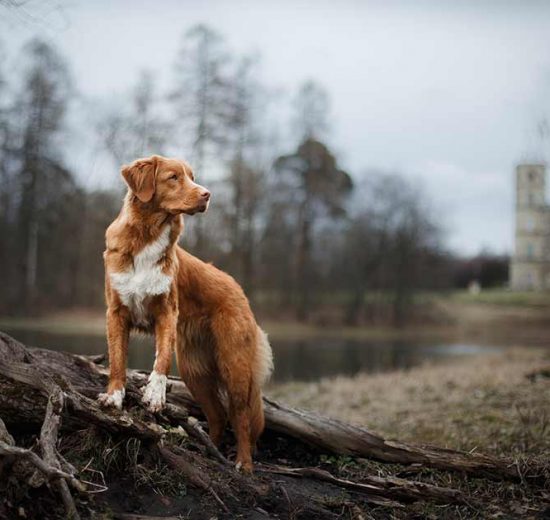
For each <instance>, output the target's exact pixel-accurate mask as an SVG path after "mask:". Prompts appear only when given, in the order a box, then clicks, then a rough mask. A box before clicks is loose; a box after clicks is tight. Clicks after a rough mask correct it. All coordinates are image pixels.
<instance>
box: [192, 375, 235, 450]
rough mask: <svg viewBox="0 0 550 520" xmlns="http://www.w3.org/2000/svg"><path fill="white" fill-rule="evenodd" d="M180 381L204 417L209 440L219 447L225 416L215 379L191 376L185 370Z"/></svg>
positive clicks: (207, 376) (225, 420) (206, 376)
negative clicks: (187, 389) (182, 381)
mask: <svg viewBox="0 0 550 520" xmlns="http://www.w3.org/2000/svg"><path fill="white" fill-rule="evenodd" d="M182 379H183V380H184V381H185V384H186V385H187V387H188V388H189V390H190V391H191V393H192V394H193V397H194V398H195V401H197V403H198V404H199V405H200V407H201V410H202V411H203V413H204V415H206V419H207V421H208V433H209V435H210V438H211V439H212V442H213V443H214V444H215V445H216V446H218V447H219V445H220V443H221V441H222V437H223V431H224V429H225V425H226V423H227V416H226V413H225V408H224V407H223V405H222V403H221V400H220V396H219V394H218V386H217V381H216V379H215V378H214V377H212V376H210V375H199V376H193V375H191V374H189V373H185V370H183V372H182Z"/></svg>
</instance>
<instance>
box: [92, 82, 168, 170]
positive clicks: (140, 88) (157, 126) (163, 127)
mask: <svg viewBox="0 0 550 520" xmlns="http://www.w3.org/2000/svg"><path fill="white" fill-rule="evenodd" d="M159 114H162V110H160V100H159V98H158V96H157V94H156V86H155V82H154V79H153V75H152V74H151V72H149V71H142V72H141V74H140V76H139V78H138V81H137V83H136V85H135V86H134V88H133V92H132V95H131V98H130V103H129V104H128V105H127V106H123V107H122V109H118V108H117V110H115V111H112V112H111V113H110V114H109V115H108V116H107V117H106V119H105V120H104V121H102V122H101V123H100V125H99V131H100V135H101V138H102V141H103V143H104V145H105V147H106V149H107V150H108V152H109V153H110V154H111V156H112V157H113V159H114V160H115V162H116V163H117V166H118V165H121V164H123V163H126V162H129V161H131V160H133V159H135V158H136V157H144V156H146V155H151V154H153V153H158V154H161V153H163V151H164V147H165V145H166V142H167V138H168V132H169V125H168V123H167V121H165V120H164V119H163V117H162V115H159Z"/></svg>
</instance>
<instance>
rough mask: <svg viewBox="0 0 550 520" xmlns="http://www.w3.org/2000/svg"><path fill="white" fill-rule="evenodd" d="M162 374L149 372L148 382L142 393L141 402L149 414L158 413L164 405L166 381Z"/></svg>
mask: <svg viewBox="0 0 550 520" xmlns="http://www.w3.org/2000/svg"><path fill="white" fill-rule="evenodd" d="M167 379H168V378H167V377H166V376H165V375H164V374H159V373H158V372H155V371H154V370H153V372H151V375H150V376H149V382H148V383H147V386H146V387H145V391H144V392H143V398H142V401H143V402H144V403H145V404H146V405H147V408H148V409H149V410H150V411H151V412H160V411H161V410H162V409H163V408H164V405H165V404H166V380H167Z"/></svg>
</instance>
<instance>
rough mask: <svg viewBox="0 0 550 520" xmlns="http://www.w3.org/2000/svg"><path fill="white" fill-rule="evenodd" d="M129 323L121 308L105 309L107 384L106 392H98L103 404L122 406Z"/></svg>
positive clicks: (119, 407)
mask: <svg viewBox="0 0 550 520" xmlns="http://www.w3.org/2000/svg"><path fill="white" fill-rule="evenodd" d="M129 335H130V325H129V323H128V316H127V315H126V313H125V312H124V311H123V310H121V309H117V310H111V309H109V310H108V311H107V342H108V344H109V386H108V387H107V392H106V393H104V394H99V396H98V401H99V403H100V404H102V405H103V406H113V407H115V408H118V409H119V410H120V409H121V408H122V401H123V400H124V394H125V385H126V359H127V357H128V337H129Z"/></svg>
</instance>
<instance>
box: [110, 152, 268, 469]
mask: <svg viewBox="0 0 550 520" xmlns="http://www.w3.org/2000/svg"><path fill="white" fill-rule="evenodd" d="M122 176H123V177H124V180H125V181H126V183H127V184H128V193H127V195H126V198H125V200H124V205H123V207H122V210H121V212H120V214H119V215H118V217H117V218H116V219H115V220H114V222H113V223H112V224H111V225H110V226H109V228H108V229H107V233H106V241H107V249H106V251H105V253H104V259H105V294H106V300H107V339H108V343H109V363H110V379H109V386H108V389H107V393H105V394H101V395H100V396H99V401H100V403H102V404H103V405H105V406H114V407H116V408H119V409H120V408H122V401H123V399H124V386H125V381H126V359H127V352H128V337H129V333H130V331H131V330H132V329H138V330H140V331H143V332H146V333H154V335H155V344H156V358H155V364H154V366H153V371H152V372H151V375H150V377H149V382H148V384H147V386H146V388H145V391H144V394H143V401H144V402H145V403H147V405H148V407H149V409H150V410H151V411H159V410H160V409H162V407H163V406H164V404H165V401H166V376H167V375H168V373H169V371H170V365H171V360H172V352H173V349H174V347H175V349H176V359H177V364H178V369H179V372H180V374H181V377H182V379H183V380H184V381H185V383H186V385H187V386H188V388H189V390H190V391H191V392H192V394H193V396H194V398H195V399H196V400H197V402H198V403H199V404H200V406H201V407H202V410H203V411H204V413H205V415H206V418H207V419H208V427H209V431H210V436H211V438H212V440H213V441H214V443H216V444H219V442H220V440H221V437H222V434H223V430H224V428H225V424H226V417H227V415H228V416H229V420H230V422H231V425H232V427H233V430H234V432H235V434H236V437H237V459H236V462H237V467H239V468H241V467H242V469H243V470H245V471H251V470H252V451H253V449H254V446H255V444H256V440H257V439H258V437H259V436H260V434H261V432H262V430H263V427H264V415H263V407H262V397H261V385H262V384H263V382H264V381H265V380H266V379H267V378H268V377H269V374H270V372H271V370H272V366H273V365H272V356H271V348H270V346H269V343H268V341H267V337H266V335H265V334H264V332H263V331H262V330H261V329H260V328H259V327H258V325H257V324H256V321H255V319H254V316H253V314H252V311H251V310H250V306H249V303H248V300H247V298H246V296H245V295H244V293H243V291H242V289H241V288H240V286H239V285H238V284H237V282H235V280H234V279H233V278H231V277H230V276H229V275H227V274H225V273H223V272H222V271H220V270H219V269H217V268H215V267H214V266H212V265H210V264H206V263H204V262H202V261H201V260H199V259H198V258H195V257H194V256H192V255H190V254H189V253H187V252H185V251H184V250H183V249H181V248H180V247H179V246H178V245H177V241H178V237H179V236H180V233H181V231H182V227H183V219H182V214H183V213H185V214H187V215H193V214H195V213H197V212H204V211H206V210H207V208H208V203H209V199H210V193H209V192H208V190H206V189H205V188H203V187H202V186H199V185H198V184H196V183H195V182H194V177H193V172H192V171H191V168H190V167H189V166H188V165H187V164H186V163H184V162H183V161H179V160H175V159H167V158H164V157H160V156H156V155H155V156H152V157H149V158H147V159H139V160H137V161H135V162H134V163H132V164H131V165H129V166H124V167H123V168H122ZM225 396H226V397H227V399H226V400H227V412H226V407H225V406H224V404H223V402H224V400H225Z"/></svg>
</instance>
